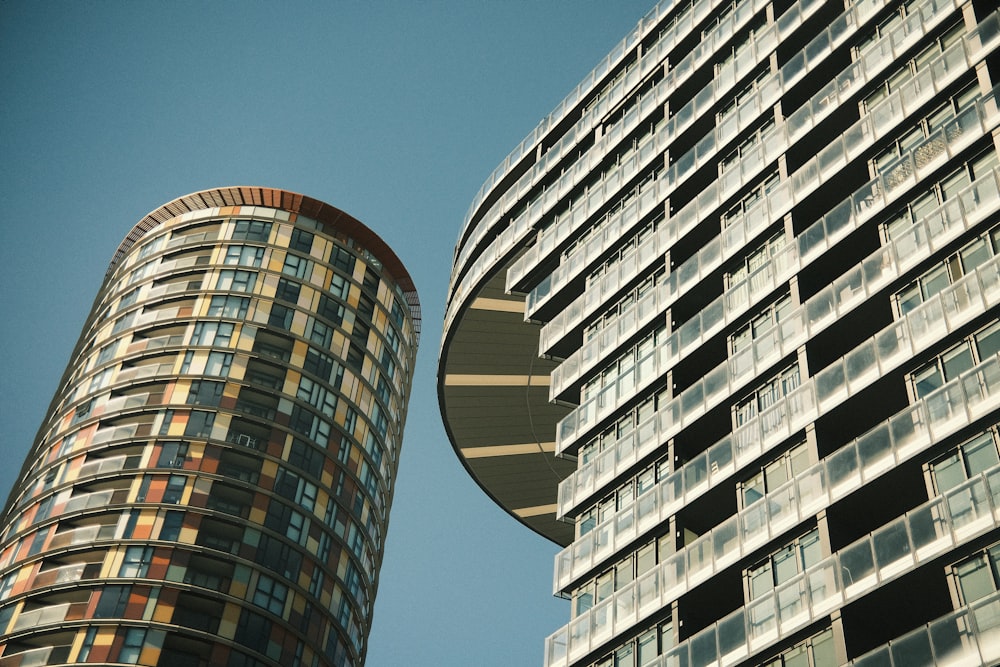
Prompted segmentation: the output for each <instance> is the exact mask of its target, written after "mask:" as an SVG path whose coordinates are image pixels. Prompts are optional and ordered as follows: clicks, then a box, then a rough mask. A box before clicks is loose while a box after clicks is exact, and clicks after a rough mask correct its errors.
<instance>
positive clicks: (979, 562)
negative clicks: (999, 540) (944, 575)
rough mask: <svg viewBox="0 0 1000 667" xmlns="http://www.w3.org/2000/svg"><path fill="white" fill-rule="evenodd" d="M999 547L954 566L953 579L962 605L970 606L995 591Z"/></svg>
mask: <svg viewBox="0 0 1000 667" xmlns="http://www.w3.org/2000/svg"><path fill="white" fill-rule="evenodd" d="M998 561H1000V545H994V546H992V547H990V548H989V549H987V550H986V551H984V552H982V553H979V554H976V555H975V556H973V557H971V558H969V559H967V560H965V561H963V562H961V563H959V564H957V565H955V567H954V572H955V577H956V578H957V579H958V587H959V590H960V592H961V597H962V601H963V603H964V604H970V603H972V602H975V601H976V600H978V599H980V598H982V597H985V596H987V595H989V594H990V593H993V592H994V591H996V590H997V581H998V576H997V575H998V572H997V564H998Z"/></svg>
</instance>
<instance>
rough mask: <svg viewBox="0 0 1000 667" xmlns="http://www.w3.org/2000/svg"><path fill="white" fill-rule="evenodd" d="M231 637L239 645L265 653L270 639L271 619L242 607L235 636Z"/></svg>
mask: <svg viewBox="0 0 1000 667" xmlns="http://www.w3.org/2000/svg"><path fill="white" fill-rule="evenodd" d="M233 639H235V640H236V643H237V644H240V645H241V646H245V647H247V648H249V649H252V650H254V651H259V652H260V653H265V652H266V651H267V644H268V642H269V641H270V639H271V621H269V620H267V619H266V618H264V617H263V616H261V615H260V614H256V613H254V612H252V611H249V610H247V609H244V610H243V613H242V614H241V615H240V621H239V623H238V624H237V625H236V636H235V637H233Z"/></svg>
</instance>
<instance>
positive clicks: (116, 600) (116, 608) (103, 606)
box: [94, 586, 132, 618]
mask: <svg viewBox="0 0 1000 667" xmlns="http://www.w3.org/2000/svg"><path fill="white" fill-rule="evenodd" d="M131 592H132V587H131V586H105V587H104V590H103V591H101V599H100V600H98V602H97V609H95V610H94V618H121V617H122V614H124V613H125V606H126V605H127V604H128V596H129V594H130V593H131Z"/></svg>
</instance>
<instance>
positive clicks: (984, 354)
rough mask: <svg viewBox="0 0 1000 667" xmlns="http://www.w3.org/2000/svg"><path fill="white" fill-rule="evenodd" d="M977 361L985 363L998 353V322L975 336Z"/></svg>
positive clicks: (999, 328)
mask: <svg viewBox="0 0 1000 667" xmlns="http://www.w3.org/2000/svg"><path fill="white" fill-rule="evenodd" d="M975 340H976V351H977V352H978V353H979V359H980V360H981V361H985V360H987V359H989V358H990V357H992V356H994V355H995V354H996V353H997V352H1000V322H997V323H996V324H992V325H990V326H989V327H987V328H985V329H983V330H982V331H980V332H979V333H977V334H976V335H975Z"/></svg>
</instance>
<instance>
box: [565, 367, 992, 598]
mask: <svg viewBox="0 0 1000 667" xmlns="http://www.w3.org/2000/svg"><path fill="white" fill-rule="evenodd" d="M997 407H1000V360H998V358H991V359H989V360H987V361H985V362H983V363H982V364H980V365H979V366H977V367H976V368H974V369H971V370H969V371H967V372H966V373H964V374H963V375H961V376H960V377H958V378H956V379H954V380H952V381H951V382H949V383H948V384H946V385H945V386H943V387H942V388H940V389H938V390H936V391H935V392H933V393H931V394H928V395H927V396H926V397H924V398H923V399H921V400H919V401H916V402H915V403H914V404H913V405H911V406H909V407H907V408H906V409H904V410H902V411H900V412H899V413H897V414H895V415H894V416H893V417H891V418H890V419H889V420H887V421H885V422H883V423H882V424H879V425H878V426H876V427H874V428H872V429H870V430H869V431H867V432H866V433H865V434H863V435H861V436H860V437H858V438H856V439H854V440H853V441H852V442H850V443H848V444H847V445H845V446H843V447H841V448H840V449H838V450H836V451H835V452H834V453H833V454H831V455H830V456H828V457H827V458H825V459H824V460H822V461H820V462H818V463H816V464H814V465H813V466H812V467H810V468H809V469H808V470H805V471H803V472H802V474H800V475H797V476H796V477H795V479H793V480H790V481H789V482H787V483H786V484H784V485H783V486H781V487H779V488H777V489H774V490H773V491H770V492H769V493H768V494H767V495H766V496H765V497H764V498H762V499H760V500H758V501H757V502H755V503H753V504H752V505H750V506H748V507H746V508H744V509H743V510H741V511H740V512H739V513H737V514H736V515H735V516H733V517H732V518H730V519H729V520H727V521H725V522H724V523H722V524H720V525H719V526H716V527H715V528H713V529H711V530H709V531H708V532H707V533H705V534H703V535H701V536H700V537H698V538H697V539H696V540H695V541H694V542H692V543H691V544H689V545H687V546H686V547H685V549H684V551H683V552H680V553H678V554H675V555H674V556H671V557H669V558H668V559H667V560H666V564H665V565H663V567H665V568H666V570H667V571H669V572H674V573H676V572H679V573H680V575H679V576H677V575H674V577H673V579H672V581H674V583H675V584H676V585H677V586H680V588H679V589H677V590H678V591H679V592H678V593H677V594H676V595H678V596H679V595H682V594H684V593H686V592H687V591H689V590H690V589H691V588H693V587H694V586H695V585H697V584H698V583H700V582H701V581H704V580H705V579H706V578H708V577H710V576H712V575H713V574H715V573H717V572H719V571H721V570H723V569H724V568H726V567H728V566H729V565H730V564H732V563H733V562H734V561H735V560H736V559H739V558H742V557H744V556H749V555H750V554H751V553H753V551H754V550H755V549H757V548H759V547H760V546H761V545H762V544H764V543H765V542H767V541H768V540H769V539H771V538H775V537H778V536H779V535H781V534H782V533H783V532H784V531H786V530H789V529H791V528H792V527H794V526H796V525H798V524H799V523H801V522H802V521H804V520H806V519H808V518H809V517H812V516H814V515H815V514H816V513H817V512H819V511H820V510H823V509H825V508H827V507H829V506H830V505H832V504H833V503H835V502H837V501H839V500H842V499H843V498H845V497H846V496H848V495H849V494H851V493H853V492H854V491H857V490H858V489H860V488H861V487H862V486H864V485H865V484H867V483H869V482H870V481H871V480H873V479H875V478H876V477H878V476H880V475H882V474H883V473H885V472H888V471H889V470H892V469H893V468H894V467H896V466H897V465H900V464H902V463H903V462H905V461H907V460H909V459H911V458H913V457H914V456H916V455H917V454H919V453H920V452H923V451H925V450H926V449H927V448H928V447H931V446H932V445H934V444H935V443H937V442H940V441H941V439H942V438H944V437H946V436H949V435H952V434H954V433H957V432H958V431H959V430H960V429H962V428H964V427H966V426H968V425H969V424H971V423H972V422H974V421H975V420H976V419H978V418H979V417H981V416H983V415H984V414H987V413H988V412H990V411H993V410H996V409H997ZM755 451H756V446H755V445H750V449H749V450H740V449H738V448H737V449H736V451H735V452H732V450H730V452H731V453H733V456H732V457H731V458H725V454H726V452H717V456H716V457H715V458H714V459H712V461H711V464H712V465H711V467H706V465H705V463H707V459H706V458H704V457H703V458H701V459H699V460H697V461H695V462H691V463H689V464H687V465H686V466H685V468H684V469H683V470H682V471H679V472H680V474H677V473H675V474H673V475H671V476H669V477H668V478H667V479H666V480H664V483H660V484H657V485H656V486H655V487H653V488H652V489H650V490H649V491H647V492H646V493H644V494H643V495H641V496H639V498H637V499H636V500H635V502H633V504H632V505H631V506H630V507H629V508H627V509H626V510H624V511H620V512H618V513H616V514H615V515H614V517H613V518H612V520H610V521H605V522H603V523H602V524H600V525H599V526H597V527H596V528H594V529H593V530H592V531H591V532H589V533H587V534H586V535H584V536H583V537H581V538H580V539H578V540H577V541H576V542H574V543H573V544H572V545H570V546H569V547H567V548H566V549H563V550H562V551H561V552H560V553H559V554H557V555H556V559H555V576H554V578H553V587H554V593H555V594H559V593H560V592H563V591H568V590H569V589H570V588H571V587H572V584H573V582H574V581H575V580H577V579H579V578H580V577H583V576H584V575H586V574H588V573H589V572H590V571H591V570H593V569H594V568H595V567H597V566H599V565H600V564H601V563H602V562H603V561H604V560H605V559H606V558H608V557H610V556H612V555H614V554H615V553H617V551H618V550H620V549H622V548H624V547H625V546H626V545H627V544H629V543H631V542H633V541H634V540H636V539H637V538H638V537H640V536H641V535H643V534H644V533H645V532H647V531H648V530H650V529H652V528H654V527H655V526H657V525H662V522H663V521H666V520H667V519H669V518H670V517H671V516H672V515H674V514H676V512H677V511H678V510H679V509H681V508H682V507H684V505H685V504H686V503H688V502H690V500H691V498H690V497H694V496H698V495H701V494H703V493H704V492H705V491H707V490H708V489H709V488H710V487H711V486H714V485H712V484H709V478H710V477H713V478H714V480H715V481H716V483H717V482H718V481H719V480H721V479H724V478H726V477H731V476H732V475H733V473H735V471H736V470H738V469H739V467H740V463H741V462H742V463H746V462H748V461H750V460H752V457H754V456H755V454H754V452H755ZM719 454H721V456H720V455H719ZM710 471H711V472H710ZM689 496H690V497H689ZM685 568H686V569H685Z"/></svg>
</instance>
